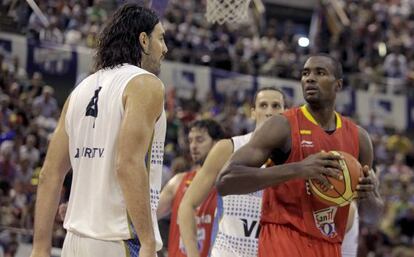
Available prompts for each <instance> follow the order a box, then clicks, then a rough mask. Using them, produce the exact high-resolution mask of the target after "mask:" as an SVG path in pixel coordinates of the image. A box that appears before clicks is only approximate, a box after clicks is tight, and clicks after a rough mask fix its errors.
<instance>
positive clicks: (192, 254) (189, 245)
mask: <svg viewBox="0 0 414 257" xmlns="http://www.w3.org/2000/svg"><path fill="white" fill-rule="evenodd" d="M195 216H196V208H195V207H194V206H191V205H190V204H188V203H186V202H184V201H183V202H181V205H180V208H179V210H178V220H177V221H178V225H179V227H180V235H181V239H182V240H183V243H184V246H185V251H186V253H187V256H188V257H199V256H200V253H199V251H198V248H197V225H196V220H195Z"/></svg>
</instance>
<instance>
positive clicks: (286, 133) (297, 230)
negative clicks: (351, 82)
mask: <svg viewBox="0 0 414 257" xmlns="http://www.w3.org/2000/svg"><path fill="white" fill-rule="evenodd" d="M301 83H302V90H303V95H304V98H305V100H306V104H305V105H303V106H302V107H299V108H292V109H290V110H289V111H287V112H285V113H284V114H283V115H279V116H274V117H272V118H270V119H269V120H268V121H267V122H266V123H264V124H263V126H262V127H261V128H259V130H257V131H256V133H255V134H254V135H253V136H252V138H251V140H250V142H249V143H248V144H247V145H245V146H244V147H242V148H241V149H240V150H239V151H237V152H236V153H235V154H234V155H233V156H232V158H231V159H230V161H229V163H228V165H227V166H226V167H225V168H224V169H223V170H222V173H221V174H220V177H219V179H218V181H217V189H218V191H219V193H220V194H222V195H227V194H241V193H248V192H252V191H256V190H260V189H265V191H264V194H263V203H262V205H263V206H262V217H261V225H262V230H261V232H260V236H259V256H260V257H268V256H269V257H270V256H272V257H282V256H290V257H299V256H301V257H302V256H303V257H325V256H326V257H332V256H334V257H335V256H338V257H339V256H341V242H342V240H343V237H344V233H345V228H346V223H347V217H348V212H349V205H348V206H345V207H338V206H327V205H324V204H323V203H320V202H319V201H318V200H317V199H316V198H315V197H314V196H312V195H311V194H310V193H309V190H308V187H307V183H306V181H307V180H308V179H310V178H314V179H318V180H320V181H321V183H323V184H324V185H325V187H330V186H331V185H330V184H329V182H328V180H327V179H326V176H330V177H334V178H336V179H343V178H342V176H341V175H340V169H341V168H340V166H339V164H338V161H337V160H338V159H339V158H340V157H335V156H334V155H333V154H331V153H329V151H330V150H340V151H345V152H347V153H350V154H352V155H353V156H354V157H356V158H357V159H358V160H359V161H360V163H361V164H362V165H363V167H364V168H363V171H364V177H363V178H361V179H360V182H359V185H358V186H357V193H358V204H359V206H358V210H359V213H360V216H361V219H363V220H364V221H366V222H369V223H371V224H375V223H376V222H378V220H379V218H380V215H381V212H382V208H383V202H382V199H381V197H380V195H379V193H378V180H377V178H376V177H375V174H374V172H373V170H372V169H371V167H372V162H373V149H372V143H371V140H370V138H369V135H368V134H367V132H366V131H365V130H364V129H362V128H361V127H358V126H357V125H356V124H354V123H353V122H352V121H351V120H349V119H347V118H345V117H343V116H341V115H340V114H338V113H336V112H335V110H334V107H335V99H336V93H337V92H338V91H339V90H340V89H341V88H342V67H341V65H340V63H338V62H337V61H336V60H335V59H333V58H332V57H331V56H329V55H326V54H318V55H314V56H311V57H310V58H309V59H308V60H307V61H306V63H305V66H304V69H303V71H302V78H301ZM268 158H271V159H272V160H273V162H274V163H275V164H276V165H275V166H272V167H268V168H265V169H260V170H259V167H260V166H261V165H262V164H263V163H264V162H265V161H266V160H267V159H268Z"/></svg>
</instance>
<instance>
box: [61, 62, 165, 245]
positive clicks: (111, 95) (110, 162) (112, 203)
mask: <svg viewBox="0 0 414 257" xmlns="http://www.w3.org/2000/svg"><path fill="white" fill-rule="evenodd" d="M143 74H150V75H153V74H152V73H149V72H147V71H145V70H143V69H141V68H139V67H137V66H133V65H129V64H124V65H122V66H118V67H116V68H113V69H104V70H99V71H97V72H96V73H94V74H92V75H90V76H89V77H87V78H86V79H85V80H83V81H82V82H81V83H80V84H79V85H78V86H77V87H76V88H75V89H74V91H73V92H72V94H71V96H70V101H69V105H68V109H67V114H66V120H65V126H66V132H67V134H68V136H69V148H70V162H71V165H72V169H73V181H72V188H71V192H70V199H69V204H68V209H67V212H66V217H65V222H64V227H65V229H67V230H68V231H70V232H71V233H73V234H77V235H81V236H84V237H90V238H94V239H98V240H111V241H118V240H127V239H131V238H134V233H135V231H134V229H133V227H132V223H131V222H130V221H129V218H128V215H127V209H126V204H125V200H124V197H123V194H122V191H121V188H120V185H119V182H118V178H117V175H116V174H115V160H116V144H117V138H118V132H119V130H120V127H121V121H122V118H123V115H124V107H123V103H122V96H123V93H124V90H125V88H126V86H127V84H128V82H129V81H130V80H131V79H132V78H134V77H136V76H139V75H143ZM153 76H155V75H153ZM142 86H146V85H142ZM137 122H139V121H137ZM165 132H166V117H165V112H164V110H163V112H162V114H161V116H160V117H159V118H158V120H157V122H156V123H155V129H154V133H153V138H152V140H151V146H150V148H149V149H148V153H149V154H148V155H147V160H142V161H146V162H147V168H149V173H150V198H151V199H150V200H151V211H152V212H151V214H152V223H153V227H154V232H155V237H156V243H157V244H156V247H157V250H159V249H161V247H162V241H161V237H160V234H159V230H158V223H157V219H156V209H157V206H158V200H159V194H160V188H161V174H162V162H163V151H164V141H165Z"/></svg>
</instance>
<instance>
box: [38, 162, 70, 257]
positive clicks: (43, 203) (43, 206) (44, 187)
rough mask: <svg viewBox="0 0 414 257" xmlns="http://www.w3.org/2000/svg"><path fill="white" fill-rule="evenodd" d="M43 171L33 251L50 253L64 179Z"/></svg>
mask: <svg viewBox="0 0 414 257" xmlns="http://www.w3.org/2000/svg"><path fill="white" fill-rule="evenodd" d="M46 173H47V172H46V171H45V170H42V172H41V173H40V178H39V185H38V187H37V196H36V208H35V223H34V237H33V250H34V251H39V252H47V253H49V252H50V248H51V242H52V232H53V225H54V220H55V216H56V212H57V208H58V204H59V199H60V192H61V190H62V184H63V178H64V177H60V176H58V175H56V173H52V172H49V173H47V174H46Z"/></svg>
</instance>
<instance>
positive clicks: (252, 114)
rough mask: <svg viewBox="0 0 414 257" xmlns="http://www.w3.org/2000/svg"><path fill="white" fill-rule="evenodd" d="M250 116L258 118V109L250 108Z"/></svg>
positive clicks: (254, 118)
mask: <svg viewBox="0 0 414 257" xmlns="http://www.w3.org/2000/svg"><path fill="white" fill-rule="evenodd" d="M250 118H251V119H253V120H256V109H255V108H253V107H252V108H250Z"/></svg>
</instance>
